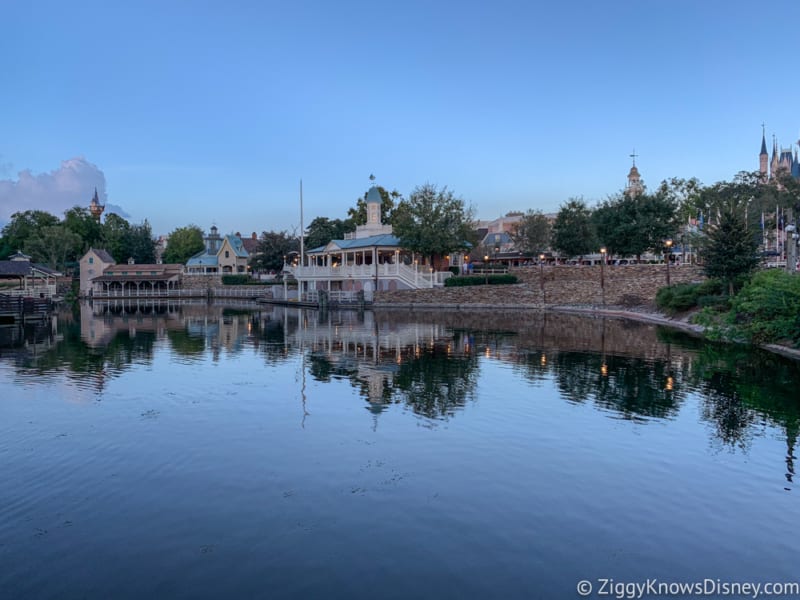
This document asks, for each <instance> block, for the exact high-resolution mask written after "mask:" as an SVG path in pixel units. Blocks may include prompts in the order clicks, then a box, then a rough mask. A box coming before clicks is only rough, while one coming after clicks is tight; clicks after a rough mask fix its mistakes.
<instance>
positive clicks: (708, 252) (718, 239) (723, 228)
mask: <svg viewBox="0 0 800 600" xmlns="http://www.w3.org/2000/svg"><path fill="white" fill-rule="evenodd" d="M706 235H707V238H706V241H705V244H704V245H703V248H702V250H701V254H702V256H703V258H704V260H705V272H706V275H708V276H709V277H712V278H716V279H721V280H722V281H724V282H725V283H727V284H728V293H729V294H730V295H731V296H733V294H734V283H735V282H736V280H737V279H739V278H740V277H744V276H747V275H749V274H750V273H751V272H752V271H753V270H754V269H755V268H756V266H757V265H758V255H757V254H756V251H757V249H758V243H757V242H756V241H755V239H754V238H753V236H752V235H750V234H749V231H748V227H747V225H746V224H745V220H744V216H743V215H742V212H741V211H740V210H735V209H730V208H726V209H725V210H723V211H722V212H721V213H720V216H719V220H718V222H717V223H716V224H714V225H713V226H711V227H708V228H707V229H706Z"/></svg>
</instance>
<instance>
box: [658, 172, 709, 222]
mask: <svg viewBox="0 0 800 600" xmlns="http://www.w3.org/2000/svg"><path fill="white" fill-rule="evenodd" d="M702 191H703V184H702V183H700V180H699V179H697V178H696V177H692V178H691V179H681V178H679V177H672V178H671V179H665V180H664V181H662V182H661V184H660V185H659V186H658V190H657V191H656V194H658V195H660V196H662V197H664V198H668V199H669V200H671V201H672V203H673V204H674V205H675V206H676V210H677V213H678V220H679V221H680V223H688V222H689V219H694V218H696V217H697V214H698V213H699V212H700V210H701V208H702V206H701V202H700V200H701V197H702Z"/></svg>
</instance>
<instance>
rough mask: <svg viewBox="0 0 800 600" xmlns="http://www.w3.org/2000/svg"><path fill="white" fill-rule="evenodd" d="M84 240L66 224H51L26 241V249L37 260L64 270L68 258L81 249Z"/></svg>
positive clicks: (53, 267)
mask: <svg viewBox="0 0 800 600" xmlns="http://www.w3.org/2000/svg"><path fill="white" fill-rule="evenodd" d="M82 243H83V241H82V240H81V238H80V236H79V235H78V234H77V233H75V232H73V231H71V230H70V229H68V228H67V227H65V226H64V225H50V226H47V227H42V228H41V229H39V230H38V231H36V232H35V233H34V234H33V235H32V236H31V237H30V238H28V240H27V241H26V243H25V251H26V252H27V253H29V254H30V255H31V258H32V259H33V260H34V261H35V262H42V263H45V264H46V265H47V266H48V267H50V268H51V269H54V270H64V266H65V264H66V262H67V260H70V259H71V258H72V257H74V256H75V255H76V253H77V252H78V251H79V249H80V247H81V245H82Z"/></svg>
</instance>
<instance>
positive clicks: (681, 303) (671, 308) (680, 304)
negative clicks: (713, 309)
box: [656, 279, 727, 314]
mask: <svg viewBox="0 0 800 600" xmlns="http://www.w3.org/2000/svg"><path fill="white" fill-rule="evenodd" d="M721 291H722V283H721V282H720V281H719V280H716V279H709V280H707V281H704V282H702V283H678V284H675V285H670V286H667V287H663V288H661V289H659V290H658V292H656V306H658V308H660V309H661V310H663V311H664V312H666V313H669V314H674V313H676V312H682V311H686V310H691V309H692V308H695V307H697V306H701V307H702V306H709V305H710V304H701V302H700V298H706V299H707V300H706V302H711V303H712V304H714V305H719V304H722V303H724V302H727V297H722V299H721V300H718V301H714V302H712V301H710V300H708V298H711V297H719V296H718V295H719V294H720V292H721Z"/></svg>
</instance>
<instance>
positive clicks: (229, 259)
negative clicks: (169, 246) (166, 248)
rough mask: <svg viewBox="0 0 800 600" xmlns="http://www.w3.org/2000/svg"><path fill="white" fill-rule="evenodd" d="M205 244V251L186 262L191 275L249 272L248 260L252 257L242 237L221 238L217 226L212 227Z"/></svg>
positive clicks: (204, 239) (187, 270)
mask: <svg viewBox="0 0 800 600" xmlns="http://www.w3.org/2000/svg"><path fill="white" fill-rule="evenodd" d="M203 242H204V243H205V246H206V247H205V249H204V250H202V251H201V252H198V253H197V254H195V255H194V256H193V257H191V258H190V259H189V260H188V261H187V262H186V272H187V273H188V274H189V275H220V274H232V273H246V272H247V260H248V258H249V257H250V255H249V254H248V252H247V250H245V246H244V243H243V241H242V238H241V237H239V236H238V235H233V234H229V235H224V236H221V235H220V234H219V231H218V230H217V227H216V225H212V226H211V231H210V233H209V234H208V235H207V236H206V237H204V238H203Z"/></svg>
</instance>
